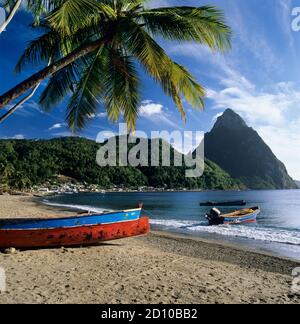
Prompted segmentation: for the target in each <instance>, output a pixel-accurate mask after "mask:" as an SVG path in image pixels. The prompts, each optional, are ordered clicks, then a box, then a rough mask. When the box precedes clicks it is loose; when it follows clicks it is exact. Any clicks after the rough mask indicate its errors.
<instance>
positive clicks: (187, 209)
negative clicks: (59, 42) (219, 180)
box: [44, 190, 300, 260]
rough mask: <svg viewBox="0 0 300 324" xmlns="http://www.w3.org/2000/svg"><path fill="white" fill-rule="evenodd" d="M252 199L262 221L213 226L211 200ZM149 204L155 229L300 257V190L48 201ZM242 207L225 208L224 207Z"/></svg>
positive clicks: (98, 207)
mask: <svg viewBox="0 0 300 324" xmlns="http://www.w3.org/2000/svg"><path fill="white" fill-rule="evenodd" d="M242 199H243V200H246V201H247V203H248V206H249V207H253V206H257V205H258V206H260V207H261V214H260V215H259V217H258V220H257V223H256V224H249V225H234V226H233V225H231V226H208V223H207V221H206V219H205V214H206V213H207V212H208V211H209V210H210V208H209V207H200V206H199V203H200V202H202V201H208V200H213V201H215V200H220V201H224V200H242ZM139 202H143V203H144V208H145V214H147V215H148V216H149V217H150V218H151V224H152V229H154V230H163V231H168V232H175V233H180V234H185V235H191V236H196V237H201V238H205V239H212V240H218V241H222V242H225V243H230V244H237V245H242V246H244V247H247V248H249V249H252V250H256V251H257V250H259V251H264V252H271V253H272V254H275V255H279V256H285V257H291V258H294V259H297V260H300V190H279V191H272V190H268V191H234V192H233V191H232V192H224V191H219V192H218V191H215V192H165V193H107V194H100V193H82V194H73V195H58V196H54V197H51V198H47V199H45V200H44V203H46V204H50V205H55V206H62V207H63V206H65V207H73V208H78V209H82V210H90V211H92V212H97V211H104V210H120V209H127V208H135V207H136V206H137V204H138V203H139ZM236 208H239V207H221V208H220V209H221V210H222V212H228V211H232V210H235V209H236Z"/></svg>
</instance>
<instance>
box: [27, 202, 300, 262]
mask: <svg viewBox="0 0 300 324" xmlns="http://www.w3.org/2000/svg"><path fill="white" fill-rule="evenodd" d="M32 201H33V202H35V203H36V204H37V206H41V207H42V206H44V207H46V208H47V209H49V210H53V212H55V211H56V212H61V213H64V214H65V213H67V214H68V215H67V216H69V215H72V216H73V215H74V213H78V212H82V211H83V210H84V209H80V208H76V207H71V206H70V207H67V206H55V205H48V204H46V203H44V202H43V201H41V200H40V198H38V197H34V198H33V199H32ZM151 233H152V234H156V235H159V236H165V237H166V238H167V237H168V238H173V239H182V240H191V241H196V242H201V243H205V244H211V245H218V246H222V247H225V248H229V249H236V250H240V251H244V252H249V253H254V254H259V255H263V256H268V257H274V258H276V259H281V260H286V261H291V262H296V263H299V265H300V260H297V259H294V258H292V257H287V256H283V255H278V254H276V253H275V252H272V251H265V250H263V249H261V248H251V247H247V246H245V245H241V244H238V243H233V242H228V241H227V240H226V239H225V238H224V239H221V238H219V239H217V238H204V237H201V236H196V235H189V234H184V233H176V232H172V231H168V230H158V229H155V230H153V229H152V230H151Z"/></svg>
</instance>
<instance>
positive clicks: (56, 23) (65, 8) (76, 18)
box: [47, 0, 116, 35]
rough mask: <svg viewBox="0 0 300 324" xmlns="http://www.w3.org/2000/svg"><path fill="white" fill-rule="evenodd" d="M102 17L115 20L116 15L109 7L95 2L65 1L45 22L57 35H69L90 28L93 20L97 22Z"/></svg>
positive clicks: (91, 0) (83, 0)
mask: <svg viewBox="0 0 300 324" xmlns="http://www.w3.org/2000/svg"><path fill="white" fill-rule="evenodd" d="M103 17H104V18H105V17H108V18H109V19H110V20H112V19H115V18H116V13H115V11H114V10H113V8H112V7H111V6H109V5H106V4H104V3H99V2H97V1H96V0H65V1H64V2H63V4H62V5H61V6H60V7H59V8H57V9H56V10H54V12H53V13H51V14H50V15H49V16H48V17H47V20H48V21H49V23H50V25H51V26H52V27H53V28H54V29H55V30H57V31H59V33H61V34H63V35H71V34H72V33H74V32H76V31H78V30H79V29H82V28H84V27H87V26H90V25H91V22H93V21H94V19H96V21H97V22H99V20H100V19H102V18H103Z"/></svg>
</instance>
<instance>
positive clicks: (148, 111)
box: [139, 100, 178, 128]
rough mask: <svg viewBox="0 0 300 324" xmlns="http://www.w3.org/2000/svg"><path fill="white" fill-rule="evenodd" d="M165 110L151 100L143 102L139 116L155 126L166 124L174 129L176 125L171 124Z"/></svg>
mask: <svg viewBox="0 0 300 324" xmlns="http://www.w3.org/2000/svg"><path fill="white" fill-rule="evenodd" d="M167 110H168V109H167V108H166V107H164V106H163V105H162V104H160V103H155V102H153V101H152V100H145V101H143V102H142V105H141V107H140V109H139V112H140V116H141V117H143V118H145V119H148V120H150V121H151V122H153V123H155V124H166V125H169V126H171V127H174V128H178V125H177V124H176V123H175V122H173V121H172V120H171V119H170V118H171V117H170V116H169V115H168V114H167Z"/></svg>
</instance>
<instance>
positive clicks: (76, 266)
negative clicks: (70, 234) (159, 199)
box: [0, 196, 300, 303]
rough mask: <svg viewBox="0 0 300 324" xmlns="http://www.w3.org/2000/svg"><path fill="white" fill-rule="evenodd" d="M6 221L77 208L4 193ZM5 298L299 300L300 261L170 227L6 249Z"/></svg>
mask: <svg viewBox="0 0 300 324" xmlns="http://www.w3.org/2000/svg"><path fill="white" fill-rule="evenodd" d="M0 206H1V210H0V218H7V217H20V216H23V215H24V217H25V216H26V217H55V216H56V215H62V213H63V214H64V215H72V214H74V210H70V209H68V208H56V207H53V206H47V205H44V204H42V203H41V202H40V201H39V199H38V198H34V197H32V196H0ZM0 266H1V267H3V268H4V269H5V270H6V275H7V281H8V282H7V292H6V293H0V303H72V302H74V303H299V302H300V295H295V294H294V295H293V294H292V293H291V285H292V280H293V278H292V276H291V273H292V270H293V269H294V268H296V267H299V266H300V262H296V261H293V260H291V259H287V258H281V257H275V256H273V255H271V254H267V253H264V252H261V253H258V252H253V251H250V250H248V249H245V248H239V247H236V246H231V245H229V244H224V243H223V242H219V241H218V242H213V241H210V240H204V239H202V238H201V239H200V238H192V237H186V236H183V235H177V234H171V233H166V232H152V233H151V234H150V235H149V236H144V237H138V238H130V239H125V240H120V241H112V242H108V243H106V244H100V245H98V246H93V247H88V248H68V249H64V248H61V249H45V250H26V251H17V252H16V253H14V254H3V253H2V254H0Z"/></svg>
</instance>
